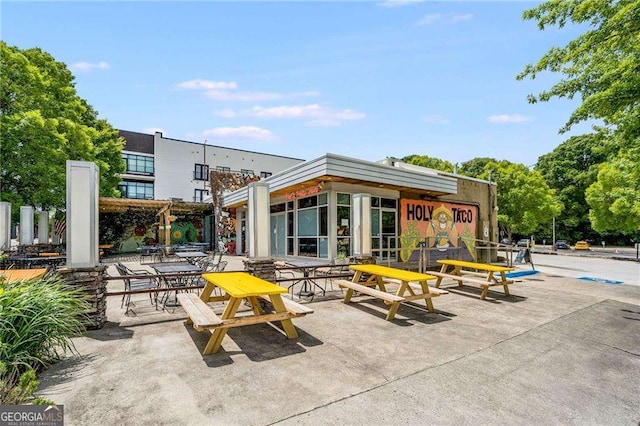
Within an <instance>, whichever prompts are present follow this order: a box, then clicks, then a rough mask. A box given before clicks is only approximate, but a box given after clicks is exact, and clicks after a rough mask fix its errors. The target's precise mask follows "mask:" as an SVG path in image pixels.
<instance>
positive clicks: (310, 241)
mask: <svg viewBox="0 0 640 426" xmlns="http://www.w3.org/2000/svg"><path fill="white" fill-rule="evenodd" d="M298 256H310V257H318V239H317V238H298Z"/></svg>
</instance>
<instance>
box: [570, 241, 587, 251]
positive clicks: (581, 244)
mask: <svg viewBox="0 0 640 426" xmlns="http://www.w3.org/2000/svg"><path fill="white" fill-rule="evenodd" d="M573 249H574V250H589V243H588V242H586V241H578V242H576V245H575V246H574V247H573Z"/></svg>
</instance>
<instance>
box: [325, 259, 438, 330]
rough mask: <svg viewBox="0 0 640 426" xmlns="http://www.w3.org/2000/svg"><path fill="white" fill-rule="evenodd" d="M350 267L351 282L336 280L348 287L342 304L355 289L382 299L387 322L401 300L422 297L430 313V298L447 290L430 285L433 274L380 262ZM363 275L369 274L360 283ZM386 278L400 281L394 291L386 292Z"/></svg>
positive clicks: (405, 300)
mask: <svg viewBox="0 0 640 426" xmlns="http://www.w3.org/2000/svg"><path fill="white" fill-rule="evenodd" d="M349 269H351V270H353V271H355V274H354V276H353V279H352V280H351V281H347V280H338V281H337V283H338V285H340V286H341V287H346V288H347V289H348V290H347V294H346V295H345V297H344V303H349V301H350V300H351V297H352V296H353V292H354V291H358V292H359V293H363V294H367V295H369V296H373V297H376V298H378V299H382V300H383V301H384V302H385V303H386V304H389V305H391V306H390V307H389V311H388V313H387V317H386V319H387V320H388V321H390V320H392V319H393V318H394V317H395V315H396V312H397V311H398V308H399V307H400V303H402V302H409V301H412V300H420V299H422V300H424V301H425V304H426V305H427V309H428V310H429V312H434V309H433V302H432V301H431V299H432V298H433V297H436V296H440V295H442V294H447V293H448V292H447V291H446V290H441V289H436V288H433V287H429V285H428V284H427V281H429V280H435V279H436V277H434V276H433V275H428V274H421V273H418V272H411V271H405V270H402V269H396V268H390V267H388V266H382V265H350V266H349ZM363 274H370V277H369V278H368V279H367V280H366V281H365V282H359V281H360V279H361V277H362V275H363ZM389 280H397V281H399V286H398V289H397V291H396V293H395V294H392V293H387V290H386V284H389V283H391V281H389ZM412 283H417V284H412ZM375 286H378V288H379V290H376V289H375V288H373V287H375ZM406 293H408V295H406Z"/></svg>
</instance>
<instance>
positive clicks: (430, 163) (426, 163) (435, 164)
mask: <svg viewBox="0 0 640 426" xmlns="http://www.w3.org/2000/svg"><path fill="white" fill-rule="evenodd" d="M400 161H403V162H405V163H407V164H413V165H416V166H422V167H428V168H430V169H435V170H441V171H443V172H449V173H453V164H451V163H450V162H449V161H447V160H441V159H439V158H435V157H429V156H428V155H417V154H413V155H407V156H406V157H402V158H401V160H400Z"/></svg>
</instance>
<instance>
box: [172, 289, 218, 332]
mask: <svg viewBox="0 0 640 426" xmlns="http://www.w3.org/2000/svg"><path fill="white" fill-rule="evenodd" d="M178 302H180V305H182V308H183V309H184V310H185V312H186V313H187V315H188V316H189V319H190V320H191V321H188V320H187V322H188V323H189V322H192V323H193V328H195V329H196V330H198V331H202V330H208V329H213V328H218V327H220V326H221V325H222V324H223V321H222V319H220V317H218V316H217V315H216V314H215V312H213V310H212V309H211V307H209V305H207V304H206V303H204V302H203V301H202V300H201V299H200V297H198V295H197V294H194V293H181V294H178Z"/></svg>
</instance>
